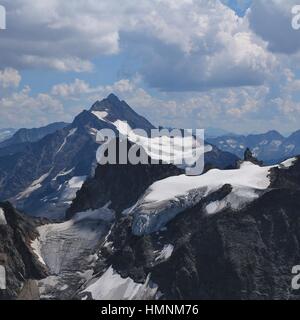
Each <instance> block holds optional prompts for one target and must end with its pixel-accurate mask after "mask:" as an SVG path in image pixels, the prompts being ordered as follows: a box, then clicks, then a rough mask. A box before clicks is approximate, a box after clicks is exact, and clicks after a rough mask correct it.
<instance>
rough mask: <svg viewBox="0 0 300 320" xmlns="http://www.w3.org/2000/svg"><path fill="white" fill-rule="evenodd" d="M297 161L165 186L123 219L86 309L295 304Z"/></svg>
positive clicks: (102, 252) (101, 258)
mask: <svg viewBox="0 0 300 320" xmlns="http://www.w3.org/2000/svg"><path fill="white" fill-rule="evenodd" d="M299 178H300V161H299V158H292V159H289V160H288V161H285V162H283V163H280V164H278V165H274V166H269V167H260V166H259V165H257V164H254V163H251V162H249V161H244V162H242V163H240V167H239V168H238V169H235V170H215V169H212V170H210V171H208V172H207V173H205V174H204V175H202V176H198V177H187V176H184V175H179V176H175V177H169V178H166V179H163V180H160V181H158V182H155V183H154V184H152V185H151V186H150V187H149V188H148V190H146V191H145V193H144V194H143V195H142V196H141V197H140V199H139V200H138V201H137V202H136V204H135V205H134V206H132V207H131V208H129V209H127V210H124V211H123V214H122V216H121V217H119V218H118V219H117V220H116V221H115V223H114V225H113V226H112V228H111V230H110V232H109V234H108V236H107V237H106V241H105V242H104V243H103V244H102V245H100V246H99V251H98V252H97V254H96V256H97V259H96V262H95V265H94V267H93V270H94V275H93V276H92V277H91V278H90V279H89V280H87V282H86V283H85V285H84V286H82V287H81V289H80V290H78V292H77V294H76V296H78V297H79V298H81V299H96V300H97V299H99V300H105V299H149V298H152V299H165V298H166V299H297V297H298V298H299V296H297V292H292V291H291V288H290V283H291V269H292V267H293V266H294V265H295V263H296V261H299V259H300V252H299V250H298V248H299V244H300V233H299V230H300V229H299V227H300V226H299V219H298V208H299V205H300V202H299V199H300V198H299V195H300V185H299V181H300V180H299Z"/></svg>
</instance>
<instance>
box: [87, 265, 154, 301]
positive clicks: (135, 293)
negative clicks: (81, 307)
mask: <svg viewBox="0 0 300 320" xmlns="http://www.w3.org/2000/svg"><path fill="white" fill-rule="evenodd" d="M157 291H158V287H157V285H155V284H153V283H152V282H151V281H150V276H148V278H147V280H146V282H145V283H144V284H142V283H136V282H134V281H133V280H132V279H131V278H122V277H121V276H120V275H119V274H118V273H117V272H116V271H115V270H114V269H113V268H112V267H110V268H108V269H107V270H106V272H105V273H104V274H103V275H102V276H101V277H100V278H99V279H97V280H96V281H95V282H93V283H92V284H90V285H89V286H88V287H87V288H86V289H85V290H84V291H83V292H82V294H84V293H87V294H88V293H90V295H91V298H92V299H93V300H146V299H151V298H153V297H155V295H156V293H157ZM86 298H87V296H83V298H82V299H83V300H84V299H86Z"/></svg>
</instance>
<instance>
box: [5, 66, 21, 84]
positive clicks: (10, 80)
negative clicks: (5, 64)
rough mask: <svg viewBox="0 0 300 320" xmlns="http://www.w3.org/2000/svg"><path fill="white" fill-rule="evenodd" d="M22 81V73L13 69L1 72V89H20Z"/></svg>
mask: <svg viewBox="0 0 300 320" xmlns="http://www.w3.org/2000/svg"><path fill="white" fill-rule="evenodd" d="M20 81H21V75H20V73H19V72H18V71H17V70H15V69H12V68H5V69H4V70H0V87H2V88H8V87H18V86H19V84H20Z"/></svg>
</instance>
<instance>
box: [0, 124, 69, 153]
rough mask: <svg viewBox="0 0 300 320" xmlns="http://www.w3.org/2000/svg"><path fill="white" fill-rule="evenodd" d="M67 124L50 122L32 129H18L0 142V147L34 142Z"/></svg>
mask: <svg viewBox="0 0 300 320" xmlns="http://www.w3.org/2000/svg"><path fill="white" fill-rule="evenodd" d="M67 125H68V124H67V123H65V122H55V123H51V124H49V125H47V126H45V127H41V128H33V129H19V130H18V131H17V132H16V133H14V135H13V136H12V137H10V138H9V139H6V140H5V141H3V142H1V143H0V148H5V147H8V146H11V145H18V144H22V143H28V142H36V141H38V140H40V139H42V138H44V137H45V136H46V135H48V134H51V133H53V132H55V131H57V130H60V129H63V128H64V127H66V126H67Z"/></svg>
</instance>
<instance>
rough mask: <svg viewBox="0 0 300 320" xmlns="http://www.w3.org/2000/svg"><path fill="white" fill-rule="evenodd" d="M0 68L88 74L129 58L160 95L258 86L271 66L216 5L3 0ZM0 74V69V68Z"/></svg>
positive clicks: (246, 32)
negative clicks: (101, 63)
mask: <svg viewBox="0 0 300 320" xmlns="http://www.w3.org/2000/svg"><path fill="white" fill-rule="evenodd" d="M4 5H5V6H6V7H7V12H8V29H7V30H6V32H5V33H3V35H1V41H0V50H1V52H2V53H3V54H2V56H1V62H0V63H1V64H2V67H3V66H13V67H16V68H22V67H31V68H32V67H48V68H52V69H57V70H60V71H75V72H86V71H92V69H93V64H92V60H93V59H94V58H97V57H100V56H103V55H114V54H120V53H124V52H125V53H127V54H130V55H132V56H134V57H135V58H136V60H137V61H138V63H136V65H137V66H140V65H141V66H142V67H141V68H139V67H136V70H135V71H139V72H140V73H141V74H142V75H143V77H144V79H145V80H146V82H147V83H148V84H149V85H150V86H152V87H157V88H159V89H161V90H170V91H187V90H190V91H191V90H206V89H209V88H215V87H230V86H241V85H259V84H262V83H263V82H264V81H265V79H266V78H267V77H268V75H269V73H270V70H272V69H273V68H274V66H275V65H276V58H275V57H274V56H273V55H272V54H270V53H269V52H267V50H266V44H265V43H264V42H263V41H262V40H261V39H260V38H258V37H256V35H255V34H254V33H253V32H252V31H251V29H250V28H249V26H248V23H247V19H244V18H239V17H238V16H237V15H236V14H235V12H234V11H233V10H231V9H230V8H228V7H227V6H225V5H223V4H222V3H221V2H220V1H219V0H210V1H207V0H197V1H193V0H182V1H177V0H153V1H149V0H124V1H122V2H120V1H119V0H111V1H96V0H91V1H84V0H74V1H57V0H45V1H30V0H15V1H9V0H5V1H4ZM0 67H1V66H0Z"/></svg>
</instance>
